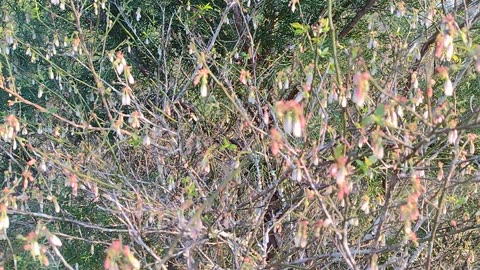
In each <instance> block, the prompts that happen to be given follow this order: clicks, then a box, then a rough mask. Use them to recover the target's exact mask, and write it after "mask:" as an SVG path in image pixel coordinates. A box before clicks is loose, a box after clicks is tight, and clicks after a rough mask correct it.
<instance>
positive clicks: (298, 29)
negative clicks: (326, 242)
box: [290, 22, 310, 35]
mask: <svg viewBox="0 0 480 270" xmlns="http://www.w3.org/2000/svg"><path fill="white" fill-rule="evenodd" d="M290 25H291V26H292V27H293V31H294V32H295V34H297V35H301V34H303V33H305V32H307V31H308V29H309V28H310V27H309V26H308V25H303V24H301V23H298V22H294V23H291V24H290Z"/></svg>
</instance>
